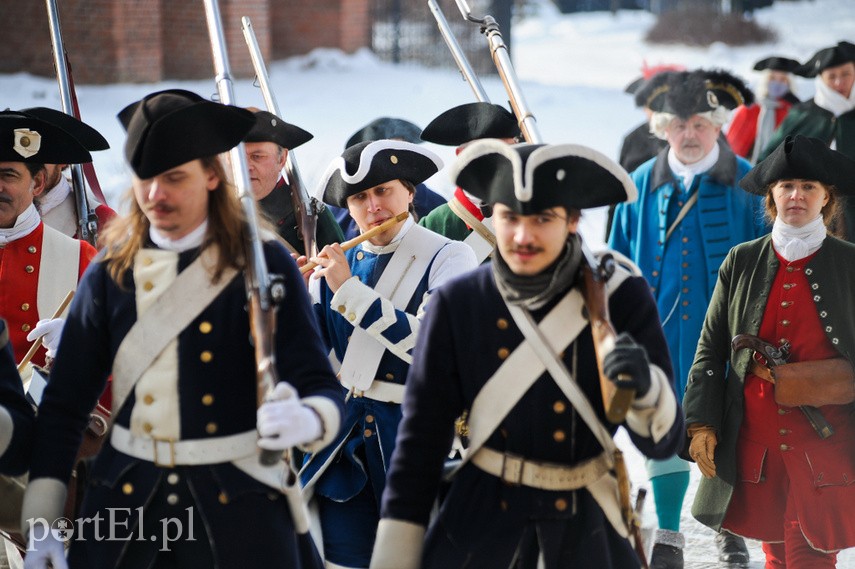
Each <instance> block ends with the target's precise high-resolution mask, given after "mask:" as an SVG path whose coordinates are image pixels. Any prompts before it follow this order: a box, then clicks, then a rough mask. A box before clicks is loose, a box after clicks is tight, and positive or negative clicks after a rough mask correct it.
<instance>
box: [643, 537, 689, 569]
mask: <svg viewBox="0 0 855 569" xmlns="http://www.w3.org/2000/svg"><path fill="white" fill-rule="evenodd" d="M685 545H686V540H685V538H684V537H683V534H682V533H680V532H678V531H671V530H667V529H658V530H656V537H655V538H654V539H653V552H652V553H651V554H650V569H683V547H685Z"/></svg>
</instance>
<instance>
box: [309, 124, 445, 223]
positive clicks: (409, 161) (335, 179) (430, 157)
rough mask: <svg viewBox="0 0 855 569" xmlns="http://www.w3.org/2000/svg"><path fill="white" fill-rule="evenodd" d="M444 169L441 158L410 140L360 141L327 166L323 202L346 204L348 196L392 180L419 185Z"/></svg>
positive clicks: (336, 204) (322, 185) (322, 190)
mask: <svg viewBox="0 0 855 569" xmlns="http://www.w3.org/2000/svg"><path fill="white" fill-rule="evenodd" d="M440 168H442V160H440V158H439V156H437V155H436V154H434V153H433V152H431V151H430V150H427V149H424V148H421V147H420V146H418V145H416V144H413V143H411V142H404V141H400V140H378V141H375V142H360V143H359V144H356V145H354V146H351V147H350V148H348V149H347V150H345V151H344V152H343V153H342V155H341V156H340V157H338V158H336V159H335V160H333V161H332V163H331V164H330V165H329V167H328V168H327V171H326V172H325V173H324V176H323V178H322V180H323V181H322V182H321V185H320V192H319V193H320V194H321V198H322V201H324V202H325V203H328V204H332V205H335V206H338V207H343V208H346V207H347V198H349V197H350V196H353V195H356V194H358V193H360V192H364V191H365V190H367V189H370V188H373V187H374V186H379V185H380V184H383V183H386V182H389V181H391V180H407V181H409V182H411V183H412V184H413V185H418V184H421V183H422V182H424V181H425V180H427V179H428V178H430V177H431V176H433V175H434V174H436V173H437V172H438V171H439V170H440Z"/></svg>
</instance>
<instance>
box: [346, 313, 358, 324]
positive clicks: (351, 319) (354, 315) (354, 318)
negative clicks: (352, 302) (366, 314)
mask: <svg viewBox="0 0 855 569" xmlns="http://www.w3.org/2000/svg"><path fill="white" fill-rule="evenodd" d="M347 319H348V320H350V321H351V322H354V321H355V320H356V314H354V313H353V312H351V313H350V314H348V315H347Z"/></svg>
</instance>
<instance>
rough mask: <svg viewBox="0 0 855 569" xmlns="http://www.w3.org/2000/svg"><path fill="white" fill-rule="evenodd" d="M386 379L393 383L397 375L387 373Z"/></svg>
mask: <svg viewBox="0 0 855 569" xmlns="http://www.w3.org/2000/svg"><path fill="white" fill-rule="evenodd" d="M386 379H388V380H389V381H392V380H393V379H395V374H394V373H387V374H386Z"/></svg>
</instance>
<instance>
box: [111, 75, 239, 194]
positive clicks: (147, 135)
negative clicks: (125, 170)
mask: <svg viewBox="0 0 855 569" xmlns="http://www.w3.org/2000/svg"><path fill="white" fill-rule="evenodd" d="M118 117H119V121H120V122H121V123H122V126H124V127H125V130H127V131H128V139H127V141H126V142H125V158H126V159H127V161H128V163H129V164H130V165H131V168H132V169H133V170H134V173H135V174H136V175H137V176H138V177H139V178H142V179H147V178H151V177H153V176H157V175H158V174H161V173H163V172H165V171H167V170H169V169H170V168H174V167H176V166H179V165H181V164H184V163H185V162H190V161H191V160H196V159H197V158H204V157H206V156H214V155H216V154H219V153H221V152H225V151H227V150H231V149H232V148H234V147H235V146H237V145H238V144H239V143H240V142H241V141H242V140H243V137H244V136H246V134H247V133H248V132H249V131H250V129H252V126H253V125H254V124H255V115H253V114H252V112H251V111H248V110H246V109H241V108H239V107H234V106H232V105H222V104H220V103H214V102H213V101H208V100H206V99H203V98H202V97H200V96H199V95H197V94H196V93H192V92H190V91H185V90H183V89H169V90H166V91H158V92H156V93H151V94H150V95H147V96H146V97H145V98H143V99H141V100H139V101H137V102H136V103H132V104H130V105H128V106H127V107H125V108H124V109H122V110H121V111H120V112H119V115H118Z"/></svg>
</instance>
